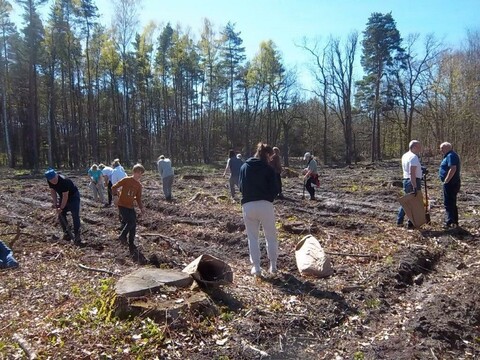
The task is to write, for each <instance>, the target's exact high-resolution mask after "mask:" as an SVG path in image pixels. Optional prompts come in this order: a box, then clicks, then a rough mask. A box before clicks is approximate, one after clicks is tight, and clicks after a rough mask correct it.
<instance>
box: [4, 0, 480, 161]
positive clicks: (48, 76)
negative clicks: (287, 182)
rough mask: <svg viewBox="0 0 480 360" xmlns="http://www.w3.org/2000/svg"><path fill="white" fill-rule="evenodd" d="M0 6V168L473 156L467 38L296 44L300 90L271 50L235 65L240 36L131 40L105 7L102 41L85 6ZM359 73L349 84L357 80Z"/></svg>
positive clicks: (475, 45)
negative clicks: (410, 152) (44, 12)
mask: <svg viewBox="0 0 480 360" xmlns="http://www.w3.org/2000/svg"><path fill="white" fill-rule="evenodd" d="M16 2H17V4H18V5H20V6H21V8H22V19H23V22H22V27H21V29H20V30H19V29H17V27H16V25H15V24H14V23H13V22H12V20H11V15H12V6H11V4H10V3H9V2H8V1H5V0H0V27H1V37H0V43H1V52H0V64H1V69H0V86H1V92H0V96H1V99H2V101H1V102H0V106H1V112H0V117H1V121H2V126H1V130H0V133H1V137H0V163H2V164H4V165H8V166H10V167H23V168H28V169H33V170H39V169H41V168H44V167H46V166H54V167H70V168H77V169H78V168H84V167H86V166H87V165H88V164H89V163H91V162H92V161H95V162H106V161H109V160H111V159H113V158H117V157H119V158H121V159H122V160H123V162H124V163H126V164H130V163H134V162H142V163H143V164H144V165H145V166H146V167H147V168H148V167H150V166H151V165H152V164H153V162H154V160H155V159H156V158H157V156H158V155H160V154H165V155H167V156H170V157H171V158H173V159H174V160H175V161H177V162H179V163H190V162H204V163H210V162H212V161H216V160H219V159H224V158H225V156H226V153H227V150H228V149H230V148H232V149H235V150H236V151H239V152H242V153H243V154H244V155H249V154H251V152H252V150H253V147H254V145H255V144H256V143H257V142H258V141H260V140H262V141H265V142H267V143H269V144H272V145H276V146H278V147H280V148H281V149H282V154H283V156H284V160H285V163H286V165H288V157H289V156H299V155H301V154H303V152H305V151H307V150H308V151H311V152H313V153H314V154H315V155H316V156H317V157H319V158H320V159H322V160H323V162H324V163H325V164H329V163H333V162H343V163H346V164H350V163H352V162H354V161H357V160H360V159H371V161H377V160H382V159H383V158H388V157H394V156H398V155H399V154H401V153H402V152H403V151H405V150H406V146H407V144H408V141H409V140H410V139H412V138H414V137H415V138H418V139H420V140H421V141H422V142H423V143H424V144H425V145H426V147H427V148H431V149H435V150H436V148H437V146H438V144H439V143H440V142H442V141H450V142H452V143H453V144H454V146H455V147H456V149H457V151H458V152H459V153H460V154H461V155H462V156H463V158H464V159H466V160H467V161H468V160H470V161H474V160H475V158H476V156H478V155H479V146H478V145H476V144H477V142H476V141H475V140H476V139H475V137H476V134H478V133H479V130H480V116H479V115H480V108H479V107H480V105H479V104H480V102H479V97H480V85H479V84H480V78H479V74H480V32H479V31H468V32H467V33H466V38H465V41H464V44H463V46H461V47H459V48H458V49H455V50H452V49H448V48H446V47H444V46H443V45H442V43H441V42H440V41H438V40H437V39H435V37H434V36H433V35H427V36H424V37H423V38H422V37H420V36H419V35H408V36H407V37H406V38H405V39H403V38H402V37H401V34H400V32H399V31H398V29H397V28H396V23H395V20H394V19H393V16H392V14H391V13H387V14H381V13H372V14H371V16H370V18H369V19H368V20H367V22H366V27H365V29H364V31H363V32H362V34H361V35H362V38H360V35H359V33H358V32H352V33H351V34H350V35H349V36H347V37H346V38H345V39H340V38H336V37H334V36H329V37H327V38H326V39H325V40H324V41H310V40H305V41H304V42H303V43H302V44H299V51H304V52H306V53H308V54H309V55H310V58H311V64H310V65H311V67H310V69H311V75H312V78H313V84H314V87H313V89H312V90H311V92H306V91H304V90H302V89H301V88H300V84H299V81H298V76H297V74H296V71H295V69H293V68H288V67H287V66H286V65H285V64H284V61H283V59H282V55H281V51H280V49H278V48H277V46H276V45H275V43H274V42H273V41H271V40H270V41H264V42H261V43H260V44H259V49H258V52H257V53H256V55H255V56H254V57H253V58H251V59H247V57H246V54H245V48H244V47H243V46H242V43H243V40H242V38H241V32H240V31H238V30H237V29H236V25H235V24H234V23H231V22H228V23H227V24H226V25H225V26H223V27H222V28H221V29H220V30H218V31H217V30H216V29H215V28H214V26H213V24H212V23H211V22H210V21H209V20H208V19H205V20H204V23H203V29H202V30H201V33H200V34H198V35H196V34H193V33H192V32H191V31H190V30H186V29H183V28H182V27H181V26H180V25H177V26H176V27H172V25H171V24H170V23H168V22H167V23H166V25H162V26H157V25H155V24H153V23H150V24H148V25H146V26H145V27H144V28H143V29H141V30H139V20H138V10H139V5H140V4H139V1H138V0H115V1H114V8H115V12H114V13H115V16H114V18H113V21H112V25H111V26H110V27H108V28H107V27H105V26H104V25H102V24H101V22H100V21H99V14H98V9H97V7H96V5H95V3H94V1H93V0H79V1H74V0H54V1H53V3H51V4H49V5H48V6H49V8H48V9H49V11H48V18H47V20H46V21H42V20H41V18H40V16H39V9H40V8H41V7H43V6H47V2H46V0H16ZM358 60H360V63H361V66H362V69H363V77H362V78H361V79H359V80H358V79H357V76H358V74H355V71H354V70H355V63H356V62H358Z"/></svg>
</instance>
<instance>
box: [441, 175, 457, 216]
mask: <svg viewBox="0 0 480 360" xmlns="http://www.w3.org/2000/svg"><path fill="white" fill-rule="evenodd" d="M459 191H460V181H458V182H456V183H454V184H451V183H450V182H449V183H447V184H443V205H444V206H445V222H446V224H447V225H451V224H456V225H458V208H457V194H458V192H459Z"/></svg>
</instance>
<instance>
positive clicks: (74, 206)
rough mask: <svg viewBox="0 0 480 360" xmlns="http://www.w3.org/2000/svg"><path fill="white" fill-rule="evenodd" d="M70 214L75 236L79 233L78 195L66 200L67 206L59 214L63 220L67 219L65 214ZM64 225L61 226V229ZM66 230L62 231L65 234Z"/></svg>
mask: <svg viewBox="0 0 480 360" xmlns="http://www.w3.org/2000/svg"><path fill="white" fill-rule="evenodd" d="M68 212H71V213H72V221H73V233H74V234H75V235H77V234H79V233H80V195H75V196H72V197H71V198H68V202H67V205H66V206H65V208H64V209H63V210H62V212H61V213H60V216H63V217H64V218H65V220H66V219H67V213H68ZM60 224H62V222H60ZM63 226H64V225H63V224H62V227H63ZM66 230H67V229H65V228H64V229H63V231H64V232H65V231H66Z"/></svg>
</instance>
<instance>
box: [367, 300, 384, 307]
mask: <svg viewBox="0 0 480 360" xmlns="http://www.w3.org/2000/svg"><path fill="white" fill-rule="evenodd" d="M380 304H381V301H380V299H367V300H365V306H366V307H367V308H369V309H378V308H379V307H380Z"/></svg>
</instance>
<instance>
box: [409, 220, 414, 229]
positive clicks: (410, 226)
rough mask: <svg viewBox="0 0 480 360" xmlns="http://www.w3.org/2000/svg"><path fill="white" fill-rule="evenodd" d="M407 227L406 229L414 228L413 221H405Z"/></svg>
mask: <svg viewBox="0 0 480 360" xmlns="http://www.w3.org/2000/svg"><path fill="white" fill-rule="evenodd" d="M407 229H408V230H412V229H415V225H413V223H411V222H410V221H409V222H408V223H407Z"/></svg>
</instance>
